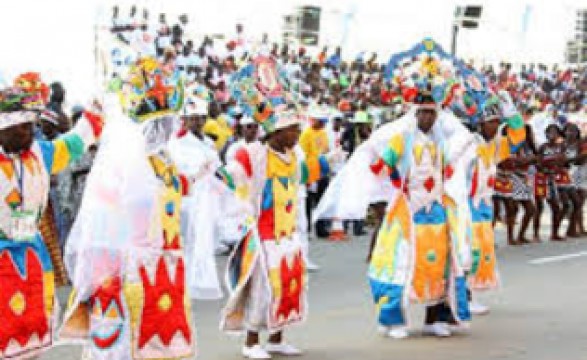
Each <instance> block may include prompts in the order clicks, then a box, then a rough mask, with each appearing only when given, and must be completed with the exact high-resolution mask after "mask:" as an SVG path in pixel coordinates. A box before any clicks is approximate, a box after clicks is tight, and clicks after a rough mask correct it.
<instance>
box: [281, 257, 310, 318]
mask: <svg viewBox="0 0 587 360" xmlns="http://www.w3.org/2000/svg"><path fill="white" fill-rule="evenodd" d="M280 271H281V289H282V295H281V299H280V302H279V306H278V308H277V312H276V314H275V315H276V317H277V318H279V317H280V316H283V317H284V319H287V318H288V317H289V315H290V314H291V313H292V312H296V313H298V314H299V313H300V300H301V299H300V298H301V294H302V289H303V286H304V284H303V276H304V265H303V262H302V254H301V253H298V254H296V255H295V256H294V259H293V264H292V267H291V268H290V267H289V266H288V264H287V259H286V258H285V257H284V258H282V259H281V268H280Z"/></svg>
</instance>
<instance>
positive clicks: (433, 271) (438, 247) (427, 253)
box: [412, 224, 449, 302]
mask: <svg viewBox="0 0 587 360" xmlns="http://www.w3.org/2000/svg"><path fill="white" fill-rule="evenodd" d="M415 230H416V244H415V250H416V258H415V266H414V274H413V279H412V289H413V295H414V298H415V299H414V300H416V301H418V302H428V301H435V300H440V299H441V298H442V297H443V296H444V295H445V288H446V279H445V276H444V275H445V272H446V265H447V261H448V251H449V240H448V232H447V227H446V224H438V225H436V224H426V225H415Z"/></svg>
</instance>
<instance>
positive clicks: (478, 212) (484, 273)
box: [467, 98, 501, 315]
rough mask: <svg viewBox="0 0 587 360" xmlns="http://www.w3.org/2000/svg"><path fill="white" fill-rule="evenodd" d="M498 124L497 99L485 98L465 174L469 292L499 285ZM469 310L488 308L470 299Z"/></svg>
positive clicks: (480, 311) (478, 311)
mask: <svg viewBox="0 0 587 360" xmlns="http://www.w3.org/2000/svg"><path fill="white" fill-rule="evenodd" d="M500 121H501V110H500V107H499V102H498V100H497V99H495V98H494V99H488V100H487V102H486V103H485V105H484V109H483V115H482V117H481V118H480V123H479V131H478V133H476V134H475V143H474V147H475V148H474V150H473V151H472V152H471V153H470V154H469V155H470V156H472V161H471V162H470V166H469V170H468V174H467V175H468V176H467V179H468V180H469V181H468V184H469V186H468V187H469V189H470V194H469V209H470V211H471V213H470V217H469V220H470V222H469V226H468V227H469V230H468V231H467V234H468V236H469V237H470V239H469V243H470V244H471V251H472V264H471V268H470V270H469V271H468V274H467V282H468V285H469V289H470V290H471V291H472V292H474V291H485V290H492V289H495V288H496V287H497V286H498V284H499V277H498V274H497V265H496V256H495V239H494V231H493V226H492V222H493V201H492V198H493V191H494V190H493V187H494V184H495V177H496V172H497V163H498V157H497V156H498V150H497V149H498V138H497V136H496V135H497V133H498V129H499V125H500ZM471 295H472V294H471ZM469 308H470V310H471V313H472V314H474V315H484V314H487V313H488V312H489V307H487V306H486V305H483V304H480V303H478V302H476V301H474V299H473V296H471V299H470V304H469Z"/></svg>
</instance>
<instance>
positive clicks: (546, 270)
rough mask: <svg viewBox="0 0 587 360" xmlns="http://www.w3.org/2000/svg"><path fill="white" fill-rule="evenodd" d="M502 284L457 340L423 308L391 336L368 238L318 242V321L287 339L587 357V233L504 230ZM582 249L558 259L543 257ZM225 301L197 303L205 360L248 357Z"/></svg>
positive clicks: (396, 349)
mask: <svg viewBox="0 0 587 360" xmlns="http://www.w3.org/2000/svg"><path fill="white" fill-rule="evenodd" d="M498 238H499V240H500V247H499V249H498V257H499V259H500V270H501V275H502V281H503V286H502V288H501V290H500V291H498V292H496V293H493V294H481V295H479V296H478V298H479V299H481V300H483V302H485V303H486V304H488V305H490V306H491V308H492V312H491V314H489V315H488V316H485V317H480V318H476V319H475V320H474V322H473V328H472V330H471V333H470V334H468V335H459V336H454V337H452V338H449V339H435V338H428V337H423V336H421V335H420V334H419V328H420V325H421V323H422V317H423V314H422V312H423V309H422V308H419V307H416V308H415V309H413V316H412V318H413V324H412V329H413V332H414V336H413V337H411V338H409V339H407V340H400V341H397V340H391V339H388V338H383V337H381V336H379V335H378V334H377V333H376V324H375V310H374V307H373V305H372V304H371V302H370V295H369V291H368V288H367V283H366V278H365V272H366V264H365V261H364V257H365V253H366V249H367V246H368V240H367V239H366V238H359V239H354V240H353V241H349V242H344V243H329V242H321V241H316V242H314V243H313V245H312V257H313V258H314V259H315V261H316V262H318V263H319V264H320V265H321V266H322V270H321V271H320V272H319V273H316V274H312V276H311V279H310V318H309V320H308V322H307V323H306V324H304V325H303V326H301V327H297V328H294V329H292V331H291V332H290V333H288V334H287V336H288V339H289V340H290V341H291V342H292V343H295V344H296V345H298V346H300V347H302V348H303V349H304V350H305V351H306V354H305V355H304V356H303V357H302V358H303V359H307V360H328V359H333V360H334V359H336V360H346V359H348V360H351V359H365V360H367V359H368V360H377V359H386V360H388V359H402V360H403V359H411V360H417V359H422V360H424V359H426V360H432V359H434V360H444V359H447V360H449V359H450V360H460V359H462V360H489V359H511V360H514V359H515V360H521V359H524V360H530V359H532V360H554V359H557V360H587V326H585V324H586V323H587V279H586V277H587V276H586V275H587V256H581V253H582V252H583V253H584V254H587V239H580V240H575V241H569V242H565V243H543V244H538V245H532V246H524V247H514V248H513V247H506V246H504V245H503V232H502V231H498ZM567 254H578V255H579V256H576V257H571V258H566V257H563V258H560V259H554V260H555V261H553V262H546V263H541V264H532V263H531V262H532V261H533V260H536V259H540V258H544V257H551V256H559V255H567ZM220 306H221V302H196V303H195V304H194V308H195V312H196V321H197V329H198V333H197V337H198V342H199V345H198V347H199V353H200V356H199V359H204V360H208V359H209V360H220V359H222V360H232V359H241V357H240V346H241V341H242V339H240V338H235V337H228V336H225V335H223V334H221V333H220V332H219V331H218V313H219V309H220ZM79 358H80V349H79V347H76V346H60V347H56V348H55V349H53V350H51V351H50V352H48V353H46V354H45V355H44V356H42V357H41V359H43V360H73V359H79Z"/></svg>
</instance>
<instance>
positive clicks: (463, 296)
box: [455, 276, 471, 321]
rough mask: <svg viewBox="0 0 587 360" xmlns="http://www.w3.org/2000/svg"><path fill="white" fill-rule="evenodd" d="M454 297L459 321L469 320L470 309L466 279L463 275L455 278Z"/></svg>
mask: <svg viewBox="0 0 587 360" xmlns="http://www.w3.org/2000/svg"><path fill="white" fill-rule="evenodd" d="M455 297H456V305H457V308H456V311H457V317H458V318H459V320H461V321H469V320H471V311H470V310H469V298H468V296H467V279H466V278H465V277H464V276H461V277H457V278H456V279H455Z"/></svg>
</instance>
